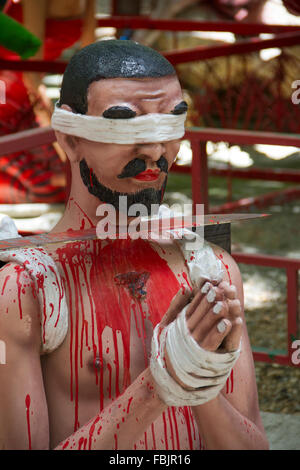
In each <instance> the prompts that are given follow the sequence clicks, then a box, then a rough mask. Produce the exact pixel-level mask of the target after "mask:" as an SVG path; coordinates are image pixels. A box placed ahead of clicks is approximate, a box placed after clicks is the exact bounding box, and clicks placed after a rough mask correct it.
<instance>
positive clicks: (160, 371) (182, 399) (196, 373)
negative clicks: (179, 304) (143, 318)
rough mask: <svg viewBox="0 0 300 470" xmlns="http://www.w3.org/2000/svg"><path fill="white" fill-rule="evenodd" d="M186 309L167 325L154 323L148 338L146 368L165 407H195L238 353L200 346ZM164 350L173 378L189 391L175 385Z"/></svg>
mask: <svg viewBox="0 0 300 470" xmlns="http://www.w3.org/2000/svg"><path fill="white" fill-rule="evenodd" d="M187 308H188V305H187V306H186V307H185V308H184V309H183V310H182V312H181V313H180V315H179V316H178V317H177V319H176V320H175V321H174V322H172V323H171V324H170V325H168V326H167V327H165V328H163V329H161V328H160V326H159V325H157V326H156V328H155V330H154V333H153V338H152V354H151V363H150V368H151V372H152V375H153V378H154V380H155V382H156V388H157V393H158V395H159V396H160V398H161V399H162V400H163V401H164V402H165V403H166V404H167V405H168V406H197V405H201V404H203V403H206V402H208V401H210V400H212V399H213V398H215V397H216V396H217V395H218V393H219V392H220V391H221V390H222V388H223V387H224V385H225V383H226V380H227V378H228V377H229V375H230V372H231V370H232V368H233V366H234V364H235V363H236V361H237V359H238V357H239V354H240V348H239V349H238V350H237V351H233V352H229V353H218V352H211V351H206V350H205V349H203V348H201V346H199V345H198V343H197V342H196V341H195V340H194V338H193V337H192V335H191V334H190V332H189V330H188V326H187V323H186V310H187ZM165 351H167V354H168V357H169V360H170V362H171V364H172V367H173V369H174V372H175V374H176V376H177V378H178V379H179V380H180V382H181V383H183V384H184V385H185V386H186V387H188V388H192V390H187V389H185V388H184V387H183V386H181V385H179V383H178V382H176V381H175V380H174V379H173V378H172V377H171V375H170V374H169V373H168V371H167V368H166V363H165Z"/></svg>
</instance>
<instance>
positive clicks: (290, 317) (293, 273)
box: [232, 253, 300, 367]
mask: <svg viewBox="0 0 300 470" xmlns="http://www.w3.org/2000/svg"><path fill="white" fill-rule="evenodd" d="M232 256H233V258H234V259H235V261H236V262H237V263H243V264H251V265H256V266H269V267H273V268H283V269H285V270H286V276H287V350H286V351H279V350H271V349H270V350H268V349H266V348H258V347H252V351H253V357H254V359H255V360H256V361H262V362H269V363H277V364H282V365H288V366H298V367H299V364H295V363H293V361H292V354H293V352H294V349H293V348H292V343H293V341H294V340H295V339H298V338H299V336H298V335H299V327H298V325H299V307H298V290H299V289H298V271H299V269H300V259H291V258H285V257H280V256H266V255H253V254H245V253H233V254H232ZM257 327H259V326H257Z"/></svg>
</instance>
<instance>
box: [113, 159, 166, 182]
mask: <svg viewBox="0 0 300 470" xmlns="http://www.w3.org/2000/svg"><path fill="white" fill-rule="evenodd" d="M156 165H157V166H158V168H159V169H160V170H161V171H164V172H165V173H168V161H167V160H166V158H165V157H163V156H161V157H160V158H159V160H158V161H157V162H156ZM146 168H147V165H146V163H145V161H144V160H142V159H141V158H135V159H134V160H131V161H130V162H129V163H127V165H126V166H125V168H124V169H123V171H122V173H121V174H120V175H118V178H120V179H122V178H132V177H134V176H137V175H138V174H139V173H142V172H143V171H145V170H146Z"/></svg>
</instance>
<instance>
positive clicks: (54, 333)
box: [0, 214, 68, 354]
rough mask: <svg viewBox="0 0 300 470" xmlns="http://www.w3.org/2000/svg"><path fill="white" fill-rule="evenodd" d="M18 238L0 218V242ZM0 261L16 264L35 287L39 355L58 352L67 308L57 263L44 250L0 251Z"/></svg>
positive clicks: (12, 227)
mask: <svg viewBox="0 0 300 470" xmlns="http://www.w3.org/2000/svg"><path fill="white" fill-rule="evenodd" d="M17 237H20V235H19V233H18V230H17V227H16V225H15V222H14V221H13V219H11V218H10V217H8V216H6V215H3V214H0V240H5V239H9V238H17ZM0 261H4V262H5V263H6V262H10V263H18V264H19V265H20V266H21V267H23V268H24V269H26V271H27V272H28V274H29V275H30V277H31V278H32V279H33V280H34V282H35V285H36V291H37V296H38V299H39V304H40V312H41V353H42V354H46V353H50V352H52V351H54V350H55V349H57V348H58V347H59V346H60V344H61V343H62V342H63V341H64V339H65V337H66V335H67V332H68V305H67V297H66V293H65V289H64V285H63V280H62V278H61V276H60V274H59V271H58V268H57V266H56V263H55V262H54V260H53V259H52V257H51V256H50V255H49V254H48V253H47V252H46V251H45V250H44V249H43V248H36V249H30V248H28V249H19V250H5V251H0Z"/></svg>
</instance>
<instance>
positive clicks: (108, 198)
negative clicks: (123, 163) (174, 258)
mask: <svg viewBox="0 0 300 470" xmlns="http://www.w3.org/2000/svg"><path fill="white" fill-rule="evenodd" d="M79 168H80V175H81V179H82V181H83V184H84V185H85V186H86V187H87V189H88V191H89V193H90V194H92V195H93V196H96V197H97V198H98V199H99V201H100V202H105V203H107V204H112V205H113V206H114V208H115V209H117V210H118V211H122V207H121V208H120V206H119V203H120V200H119V198H120V196H126V197H127V210H129V208H130V206H132V205H133V204H143V205H144V206H145V207H146V208H147V212H148V215H151V206H152V204H161V203H162V200H163V197H164V193H165V189H166V185H167V179H168V175H167V174H166V177H165V180H164V182H163V185H162V187H161V189H158V190H157V189H154V188H146V189H142V190H141V191H138V192H136V193H119V192H118V191H113V190H111V189H109V188H107V187H106V186H104V185H103V184H101V183H100V181H99V180H98V178H97V176H96V175H95V173H94V172H93V170H92V169H90V168H89V167H88V164H87V163H86V160H85V159H84V158H83V159H82V160H80V162H79ZM142 171H143V170H142ZM127 215H128V214H127Z"/></svg>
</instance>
